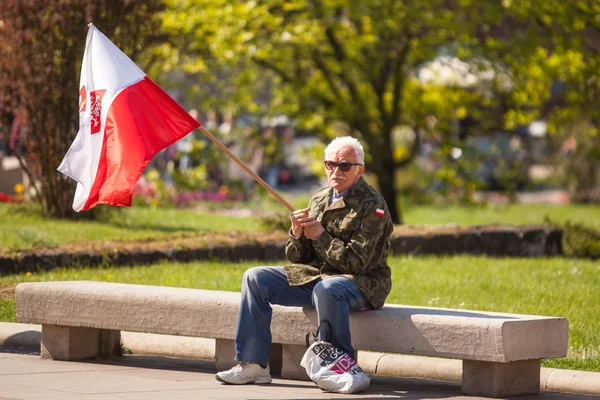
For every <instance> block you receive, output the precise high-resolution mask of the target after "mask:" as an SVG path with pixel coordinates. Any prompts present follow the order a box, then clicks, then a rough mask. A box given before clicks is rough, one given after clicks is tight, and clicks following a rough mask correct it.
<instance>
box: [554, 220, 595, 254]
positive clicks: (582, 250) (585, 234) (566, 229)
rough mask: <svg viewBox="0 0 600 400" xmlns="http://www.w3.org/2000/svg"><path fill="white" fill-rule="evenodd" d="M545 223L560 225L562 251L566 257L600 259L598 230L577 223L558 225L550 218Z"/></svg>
mask: <svg viewBox="0 0 600 400" xmlns="http://www.w3.org/2000/svg"><path fill="white" fill-rule="evenodd" d="M544 222H545V223H548V224H552V225H560V226H561V228H562V229H563V251H564V254H565V256H567V257H581V258H591V259H594V260H595V259H598V258H600V230H598V229H594V228H592V227H590V226H586V225H584V224H582V223H579V222H572V221H566V222H565V223H564V224H558V223H556V222H555V221H551V220H550V218H548V217H546V218H545V219H544Z"/></svg>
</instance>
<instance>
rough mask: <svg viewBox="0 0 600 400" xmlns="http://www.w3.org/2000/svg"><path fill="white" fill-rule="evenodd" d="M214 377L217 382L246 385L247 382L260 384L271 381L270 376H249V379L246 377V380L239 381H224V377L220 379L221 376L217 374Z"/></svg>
mask: <svg viewBox="0 0 600 400" xmlns="http://www.w3.org/2000/svg"><path fill="white" fill-rule="evenodd" d="M215 378H216V379H217V380H218V381H219V382H223V383H229V384H230V385H247V384H248V383H255V384H258V385H260V384H266V383H271V381H272V379H271V377H264V378H250V379H246V380H243V381H239V382H229V381H226V380H224V379H221V377H220V376H219V375H215Z"/></svg>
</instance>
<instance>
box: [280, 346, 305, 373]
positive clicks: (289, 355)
mask: <svg viewBox="0 0 600 400" xmlns="http://www.w3.org/2000/svg"><path fill="white" fill-rule="evenodd" d="M282 347H283V349H282V360H283V363H282V365H281V377H282V378H283V379H295V380H300V381H309V380H310V378H309V377H308V374H307V373H306V370H305V369H304V367H303V366H301V365H300V361H302V357H304V353H306V346H302V345H297V344H284V345H282Z"/></svg>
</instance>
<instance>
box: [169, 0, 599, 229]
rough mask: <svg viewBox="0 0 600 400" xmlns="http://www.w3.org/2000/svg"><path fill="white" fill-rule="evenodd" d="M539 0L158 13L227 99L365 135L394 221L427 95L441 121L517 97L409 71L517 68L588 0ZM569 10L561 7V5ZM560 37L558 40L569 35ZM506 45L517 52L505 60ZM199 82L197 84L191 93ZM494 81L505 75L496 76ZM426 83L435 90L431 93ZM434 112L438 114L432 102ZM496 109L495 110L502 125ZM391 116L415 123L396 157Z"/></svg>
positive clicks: (212, 7) (260, 4)
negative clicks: (443, 85)
mask: <svg viewBox="0 0 600 400" xmlns="http://www.w3.org/2000/svg"><path fill="white" fill-rule="evenodd" d="M539 4H540V3H539V2H535V1H527V0H521V1H517V0H515V1H511V0H504V1H502V2H480V1H475V0H423V1H418V2H399V1H393V0H371V1H364V2H359V1H350V0H346V1H342V0H316V1H312V2H308V1H304V0H257V1H249V2H239V3H230V2H229V1H226V0H211V1H174V0H172V1H169V2H168V5H169V8H168V10H167V12H166V14H165V19H164V22H165V27H166V29H167V30H172V31H177V32H179V33H182V35H181V36H180V41H179V42H178V43H177V49H175V50H176V52H175V53H176V55H175V56H173V57H174V58H172V60H177V62H179V63H181V64H183V65H184V66H185V68H186V70H187V71H189V72H192V73H199V74H201V75H200V76H202V78H199V80H200V81H201V82H215V81H216V82H217V83H216V84H217V85H220V86H221V87H223V88H227V90H229V91H232V90H233V92H234V93H233V94H232V96H231V97H232V99H233V100H234V101H236V102H238V103H239V102H244V101H245V102H246V103H245V106H246V107H248V108H249V109H252V108H254V109H256V108H261V111H262V112H264V113H268V112H283V113H286V114H288V115H290V116H292V117H294V118H295V119H296V120H297V121H298V122H299V123H301V124H302V125H303V126H304V127H307V128H312V129H314V130H316V131H317V132H319V134H320V135H321V137H322V139H324V140H328V139H330V138H331V136H334V135H335V134H336V133H334V132H332V128H331V127H332V124H333V122H336V123H338V124H337V126H339V123H340V122H341V123H342V124H343V126H344V127H345V129H343V130H345V132H344V133H348V134H353V135H355V136H358V137H359V138H361V139H362V140H363V142H364V143H365V145H366V148H367V153H368V154H369V155H370V157H369V159H368V168H369V170H371V171H372V172H373V173H374V174H375V175H376V176H377V178H378V183H379V187H380V190H381V192H382V194H383V196H384V198H385V199H386V201H387V203H388V206H389V208H390V213H391V216H392V219H393V221H394V222H395V223H400V222H402V216H401V212H400V210H399V209H398V206H397V204H398V203H397V195H398V193H397V189H396V186H395V181H394V175H395V171H397V170H398V169H399V168H402V167H404V166H406V165H408V164H410V163H411V162H412V160H413V159H414V158H415V156H416V155H417V153H418V150H419V144H420V141H421V135H422V134H424V133H426V132H427V129H426V127H425V125H426V124H425V117H426V116H427V115H424V110H423V109H422V108H419V107H418V105H419V104H421V105H422V104H425V103H427V102H428V101H429V102H430V104H435V103H437V104H438V105H443V106H444V107H445V108H446V109H445V110H444V111H443V112H442V113H441V114H443V115H442V119H444V120H445V122H447V123H449V122H452V121H456V119H457V118H460V117H461V116H460V114H461V113H463V114H464V109H465V107H467V108H468V107H471V108H472V105H477V104H478V103H479V104H481V103H486V102H487V103H490V104H488V106H489V107H487V108H488V109H494V108H498V106H501V107H500V109H502V110H504V109H506V108H507V104H505V102H506V101H507V99H513V100H514V97H510V96H508V95H506V94H503V93H502V91H498V90H495V91H492V94H494V95H492V96H489V95H485V94H483V93H473V91H472V90H471V91H469V90H462V92H461V91H459V92H461V93H462V94H457V93H458V92H457V91H456V90H447V91H441V90H439V87H435V86H429V87H426V86H423V85H420V84H418V83H417V82H418V80H417V78H416V73H417V71H418V70H419V68H420V67H421V66H422V65H423V64H424V63H425V62H428V61H432V60H434V59H435V58H436V57H438V56H440V55H443V54H450V55H453V56H457V57H459V58H460V59H461V60H465V61H468V62H469V64H470V65H472V66H473V68H474V69H477V66H478V65H483V64H485V63H490V60H491V64H492V67H493V68H494V69H498V71H505V72H507V73H509V74H510V73H511V72H513V71H516V70H517V69H518V68H519V65H518V62H522V61H523V60H525V59H527V60H531V55H532V52H535V50H536V49H537V48H542V49H548V48H551V47H552V46H553V39H554V37H553V35H554V34H555V33H556V32H559V31H560V32H561V34H562V35H563V37H565V36H568V35H569V34H571V33H574V29H573V28H572V27H571V26H570V25H569V24H570V23H571V22H572V21H571V20H570V16H572V13H575V11H574V10H575V9H576V8H577V7H580V6H583V5H584V4H586V2H585V1H583V0H581V1H573V2H563V1H559V0H554V1H547V2H543V6H539ZM565 10H566V11H568V12H567V13H566V16H565V15H559V14H560V13H563V14H564V12H565ZM579 12H580V13H583V14H585V15H586V18H587V19H586V20H592V19H593V18H594V16H595V15H596V14H597V10H596V11H595V12H594V11H593V10H591V9H589V10H587V9H584V10H580V11H579ZM548 13H549V14H548ZM546 14H548V15H549V16H548V15H546ZM539 18H541V21H542V22H544V21H546V22H548V21H549V22H548V24H547V25H552V33H550V34H549V33H548V31H547V29H548V27H547V26H546V27H544V26H542V24H541V23H538V21H537V20H538V19H539ZM561 29H562V30H563V31H561ZM563 42H564V43H565V46H566V47H565V49H568V48H570V47H572V46H574V44H573V43H570V42H569V41H567V40H564V41H563ZM504 50H506V52H504ZM507 55H510V56H512V57H513V58H512V60H515V61H517V60H518V61H517V62H514V63H511V62H508V61H507V60H506V57H505V56H507ZM212 71H218V72H219V74H221V78H222V79H220V80H218V81H217V80H215V79H214V77H212V79H211V77H210V76H208V75H207V73H210V72H212ZM223 76H225V77H226V78H225V79H223ZM201 86H202V84H199V85H197V87H196V91H197V92H198V93H202V89H201ZM492 86H494V87H495V88H496V89H498V88H499V87H501V86H502V84H501V82H500V75H498V78H497V79H496V81H495V82H494V83H493V85H492ZM265 87H266V88H267V91H268V94H269V101H268V103H267V104H260V103H258V104H256V103H257V98H256V96H255V97H253V96H252V94H254V93H258V92H260V93H264V91H265V90H264V89H265ZM223 93H225V92H223ZM432 94H435V95H437V97H438V100H437V101H435V102H431V101H430V100H431V95H432ZM447 96H450V97H447ZM452 99H454V101H453V100H452ZM448 100H449V101H448ZM457 100H458V101H457ZM253 103H254V104H253ZM240 107H241V106H240ZM484 108H485V107H484ZM513 108H515V107H513ZM461 110H462V112H461ZM433 112H435V115H436V117H438V116H439V115H438V111H437V110H434V111H433ZM483 112H485V110H484V111H483ZM530 116H531V115H530ZM503 118H504V116H503V114H500V117H499V118H498V120H499V123H500V124H502V123H503ZM437 119H438V120H440V118H437ZM399 126H409V127H412V128H413V130H414V132H415V138H414V140H413V141H412V145H411V146H409V148H408V149H407V151H405V152H404V153H403V155H402V157H401V158H400V159H399V158H398V157H397V154H398V152H396V157H395V155H394V152H395V148H396V147H397V146H396V145H395V144H394V141H393V132H394V130H395V129H396V128H397V127H399ZM338 134H339V130H338Z"/></svg>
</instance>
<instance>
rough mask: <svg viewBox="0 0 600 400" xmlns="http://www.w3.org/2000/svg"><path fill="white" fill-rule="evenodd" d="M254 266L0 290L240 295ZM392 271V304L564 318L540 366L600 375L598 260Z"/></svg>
mask: <svg viewBox="0 0 600 400" xmlns="http://www.w3.org/2000/svg"><path fill="white" fill-rule="evenodd" d="M281 263H283V261H281V262H280V263H279V264H281ZM253 265H257V263H256V262H246V263H238V264H234V263H230V262H224V263H221V262H194V263H189V264H182V263H162V264H157V265H154V266H138V267H119V268H117V267H111V268H106V269H93V268H85V269H74V268H71V269H58V270H54V271H48V272H40V273H34V274H33V275H32V276H29V277H27V276H26V275H24V274H19V275H9V276H4V277H0V287H3V286H8V285H13V284H16V283H19V282H25V281H56V280H98V281H113V282H126V283H138V284H148V285H162V286H177V287H192V288H203V289H214V290H228V291H239V290H240V280H241V277H242V274H243V272H244V270H245V269H247V268H249V267H250V266H253ZM273 265H277V263H274V264H273ZM390 265H391V266H392V270H393V281H394V285H393V290H392V293H391V294H390V296H389V297H388V299H387V302H388V303H398V304H409V305H416V306H429V307H450V308H458V309H465V310H482V311H496V312H513V313H521V314H536V315H547V316H562V317H566V318H567V319H568V320H569V347H570V348H569V355H568V357H566V358H563V359H557V360H545V361H544V362H543V365H544V366H547V367H557V368H566V369H580V370H587V371H599V372H600V336H599V335H598V327H599V326H600V303H599V302H598V293H600V262H598V261H589V260H574V259H566V258H550V259H548V258H546V259H541V258H539V259H537V258H536V259H534V258H531V259H516V258H511V259H498V258H486V257H470V256H457V257H445V258H435V257H419V258H413V257H393V258H390ZM0 320H3V321H15V311H14V301H13V300H4V301H0Z"/></svg>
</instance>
